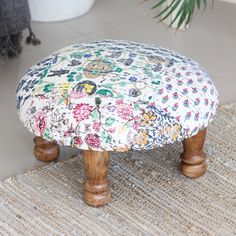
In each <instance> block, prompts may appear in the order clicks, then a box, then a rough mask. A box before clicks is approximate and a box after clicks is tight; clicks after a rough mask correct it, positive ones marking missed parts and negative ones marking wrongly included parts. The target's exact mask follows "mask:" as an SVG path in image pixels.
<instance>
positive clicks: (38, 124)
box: [35, 112, 47, 134]
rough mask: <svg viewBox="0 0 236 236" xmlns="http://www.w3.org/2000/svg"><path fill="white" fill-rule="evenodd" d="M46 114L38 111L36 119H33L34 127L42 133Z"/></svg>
mask: <svg viewBox="0 0 236 236" xmlns="http://www.w3.org/2000/svg"><path fill="white" fill-rule="evenodd" d="M46 123H47V120H46V114H45V113H42V112H39V113H38V114H37V115H36V119H35V129H36V130H37V131H38V132H39V133H40V134H42V133H43V132H44V130H45V129H46Z"/></svg>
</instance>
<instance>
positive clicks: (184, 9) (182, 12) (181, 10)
mask: <svg viewBox="0 0 236 236" xmlns="http://www.w3.org/2000/svg"><path fill="white" fill-rule="evenodd" d="M166 2H167V0H158V2H157V4H155V5H154V6H153V7H152V9H157V8H160V7H161V6H162V5H163V4H165V3H166ZM213 2H214V0H212V4H213ZM201 6H203V9H204V10H205V9H206V6H207V1H206V0H172V2H171V3H170V4H169V5H167V6H166V7H165V8H164V9H163V10H161V11H160V12H159V13H158V14H157V15H155V16H154V18H160V21H163V20H165V19H166V18H167V17H169V16H170V15H171V14H172V13H174V12H175V11H176V14H175V16H174V18H173V20H172V21H171V23H170V26H172V25H173V24H174V23H175V22H177V29H179V28H180V27H181V26H182V25H184V26H186V25H187V24H189V22H190V21H191V20H192V17H193V14H194V11H195V8H196V7H197V10H200V9H201Z"/></svg>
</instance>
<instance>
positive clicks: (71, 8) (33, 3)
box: [29, 0, 95, 22]
mask: <svg viewBox="0 0 236 236" xmlns="http://www.w3.org/2000/svg"><path fill="white" fill-rule="evenodd" d="M94 2H95V0H29V7H30V12H31V19H32V21H39V22H52V21H63V20H69V19H73V18H76V17H79V16H82V15H84V14H85V13H87V12H88V11H89V10H90V8H91V7H92V5H93V4H94Z"/></svg>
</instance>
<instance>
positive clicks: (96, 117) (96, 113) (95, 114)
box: [91, 110, 99, 120]
mask: <svg viewBox="0 0 236 236" xmlns="http://www.w3.org/2000/svg"><path fill="white" fill-rule="evenodd" d="M91 115H92V117H93V118H94V119H95V120H97V119H98V118H99V113H98V111H97V110H94V111H93V112H92V113H91Z"/></svg>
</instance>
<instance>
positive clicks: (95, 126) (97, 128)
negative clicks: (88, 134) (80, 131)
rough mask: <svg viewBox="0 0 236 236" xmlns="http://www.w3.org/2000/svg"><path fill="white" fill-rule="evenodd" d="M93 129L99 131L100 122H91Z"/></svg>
mask: <svg viewBox="0 0 236 236" xmlns="http://www.w3.org/2000/svg"><path fill="white" fill-rule="evenodd" d="M93 129H94V131H96V132H99V131H100V123H99V122H97V121H95V122H94V123H93Z"/></svg>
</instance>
